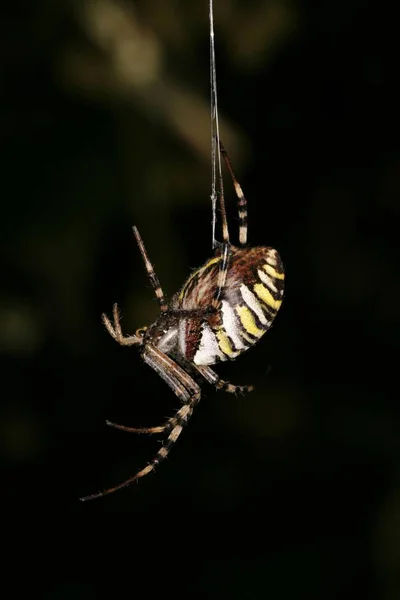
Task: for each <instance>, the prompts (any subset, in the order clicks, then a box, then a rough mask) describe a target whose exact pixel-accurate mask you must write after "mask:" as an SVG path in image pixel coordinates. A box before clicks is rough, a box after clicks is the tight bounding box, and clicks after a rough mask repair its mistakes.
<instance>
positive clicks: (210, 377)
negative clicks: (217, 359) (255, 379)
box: [195, 365, 254, 394]
mask: <svg viewBox="0 0 400 600" xmlns="http://www.w3.org/2000/svg"><path fill="white" fill-rule="evenodd" d="M195 367H196V369H197V370H198V372H199V373H200V374H201V375H202V376H203V377H204V379H205V380H206V381H208V383H211V384H213V385H215V387H216V388H217V389H219V390H223V391H224V392H229V393H230V394H246V393H247V392H252V391H253V390H254V385H234V384H233V383H229V381H225V380H224V379H221V378H220V377H219V376H218V375H217V374H216V373H215V371H213V370H212V369H210V367H206V366H200V365H195Z"/></svg>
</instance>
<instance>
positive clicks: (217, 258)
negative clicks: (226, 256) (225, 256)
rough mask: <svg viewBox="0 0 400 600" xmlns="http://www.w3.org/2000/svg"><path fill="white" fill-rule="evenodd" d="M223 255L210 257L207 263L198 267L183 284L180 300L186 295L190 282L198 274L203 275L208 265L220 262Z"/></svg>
mask: <svg viewBox="0 0 400 600" xmlns="http://www.w3.org/2000/svg"><path fill="white" fill-rule="evenodd" d="M221 258H222V257H221V256H215V257H214V258H210V260H209V261H208V262H206V264H205V265H203V266H202V267H200V269H197V270H196V271H194V272H193V273H192V274H191V275H190V276H189V278H188V279H187V280H186V281H185V283H184V284H183V287H182V289H181V291H180V293H179V300H182V298H183V296H184V295H185V292H186V290H187V288H188V286H189V284H190V282H191V281H192V280H193V279H194V278H195V277H196V276H197V275H199V276H201V274H202V273H203V272H204V271H205V270H206V269H208V267H210V266H211V265H214V264H215V263H217V262H219V261H220V260H221Z"/></svg>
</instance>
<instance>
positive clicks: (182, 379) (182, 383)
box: [81, 344, 201, 502]
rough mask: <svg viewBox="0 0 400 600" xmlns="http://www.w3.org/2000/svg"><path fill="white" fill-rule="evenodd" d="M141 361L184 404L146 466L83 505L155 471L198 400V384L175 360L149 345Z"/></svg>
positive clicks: (91, 496) (89, 497)
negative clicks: (165, 437)
mask: <svg viewBox="0 0 400 600" xmlns="http://www.w3.org/2000/svg"><path fill="white" fill-rule="evenodd" d="M143 359H144V361H145V362H146V363H147V364H148V365H149V366H151V367H152V368H153V369H154V370H155V371H156V372H157V373H158V374H159V375H160V376H161V377H162V378H163V379H164V381H165V382H166V383H168V385H169V386H170V387H171V389H172V390H173V391H174V393H175V394H176V396H178V398H180V400H182V402H183V405H182V406H181V407H180V408H179V409H178V410H177V412H176V413H175V415H174V417H172V419H170V421H172V420H173V421H174V424H173V426H172V429H171V431H170V433H169V435H168V437H167V439H166V440H165V442H164V443H163V445H162V446H161V448H160V449H159V451H158V452H157V454H156V455H155V456H154V457H153V458H152V460H151V461H150V462H149V464H148V465H147V466H146V467H144V468H143V469H141V470H140V471H138V472H137V473H136V474H135V475H132V477H129V478H128V479H126V480H125V481H123V482H122V483H120V484H118V485H116V486H114V487H111V488H108V489H106V490H102V491H100V492H96V493H95V494H91V495H89V496H85V497H83V498H81V501H82V502H86V501H88V500H95V499H96V498H101V497H102V496H107V495H108V494H112V493H113V492H116V491H117V490H121V489H123V488H125V487H128V486H129V485H131V484H132V483H134V482H135V481H137V480H138V479H140V478H141V477H144V476H145V475H148V474H149V473H151V472H152V471H154V470H155V468H156V466H157V465H158V464H159V463H160V462H162V461H163V460H164V459H165V458H166V457H167V456H168V454H169V451H170V450H171V448H172V446H173V445H174V444H175V443H176V441H177V439H178V438H179V436H180V434H181V432H182V429H183V427H184V426H185V425H186V423H187V422H188V420H189V418H190V417H191V415H192V413H193V410H194V407H195V406H196V404H197V403H198V402H199V400H200V397H201V391H200V387H199V386H198V385H197V383H196V382H195V381H194V380H193V379H192V378H191V377H190V376H189V375H188V374H187V373H186V371H184V370H183V369H182V368H181V367H180V366H179V365H178V364H177V363H176V362H175V361H173V360H172V359H171V358H169V357H168V356H167V355H166V354H164V353H163V352H161V350H159V349H158V348H156V347H155V346H152V345H150V344H148V345H146V348H145V351H144V352H143Z"/></svg>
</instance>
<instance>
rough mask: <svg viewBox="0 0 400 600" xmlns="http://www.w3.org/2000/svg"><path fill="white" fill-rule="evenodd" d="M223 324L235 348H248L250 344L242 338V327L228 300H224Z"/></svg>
mask: <svg viewBox="0 0 400 600" xmlns="http://www.w3.org/2000/svg"><path fill="white" fill-rule="evenodd" d="M222 324H223V326H224V329H225V333H226V335H227V336H228V337H229V338H230V339H231V340H232V342H233V343H234V345H235V348H237V349H238V350H246V349H247V348H248V346H246V344H244V343H243V341H242V339H241V337H240V336H241V333H242V331H241V329H240V327H239V325H238V322H237V319H236V315H235V311H234V310H233V308H232V307H231V305H230V304H229V302H227V301H226V300H222Z"/></svg>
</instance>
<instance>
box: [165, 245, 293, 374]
mask: <svg viewBox="0 0 400 600" xmlns="http://www.w3.org/2000/svg"><path fill="white" fill-rule="evenodd" d="M221 261H222V256H216V257H214V258H211V259H210V260H208V261H207V262H206V263H205V264H204V265H203V266H202V267H200V268H199V269H197V270H196V271H195V272H194V273H192V274H191V275H190V277H189V278H188V279H187V281H186V282H185V284H184V285H183V287H182V289H181V291H180V293H179V294H178V295H177V296H176V297H175V299H174V307H175V308H179V309H181V310H188V311H191V310H199V309H202V308H208V307H210V306H211V305H212V303H213V299H214V297H215V294H216V291H217V289H218V275H219V270H220V265H221ZM283 289H284V271H283V266H282V261H281V259H280V257H279V254H278V252H277V251H276V250H274V249H273V248H269V247H265V248H264V247H255V248H231V254H230V257H229V265H228V270H227V275H226V281H225V285H224V287H223V290H222V292H221V295H220V298H219V301H218V308H217V310H216V311H215V312H214V313H211V314H209V315H207V316H206V317H203V318H201V317H197V316H196V317H190V318H182V319H181V320H180V322H179V348H180V351H181V352H182V353H183V354H184V356H185V357H186V358H188V359H189V360H191V361H193V362H194V363H195V364H197V365H212V364H215V363H217V362H219V361H226V360H234V359H235V358H237V357H238V356H239V355H240V354H241V353H242V352H244V351H245V350H247V349H248V348H250V347H251V346H252V345H253V344H255V343H256V342H257V341H258V340H259V339H260V338H261V337H262V336H263V335H264V333H265V332H266V331H268V329H269V328H270V327H271V325H272V322H273V320H274V318H275V316H276V314H277V312H278V310H279V308H280V306H281V304H282V297H283Z"/></svg>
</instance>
